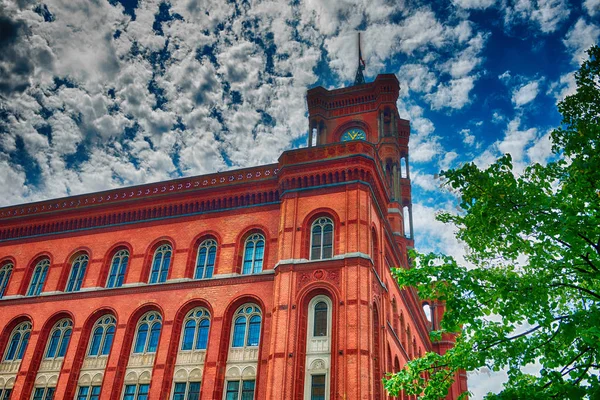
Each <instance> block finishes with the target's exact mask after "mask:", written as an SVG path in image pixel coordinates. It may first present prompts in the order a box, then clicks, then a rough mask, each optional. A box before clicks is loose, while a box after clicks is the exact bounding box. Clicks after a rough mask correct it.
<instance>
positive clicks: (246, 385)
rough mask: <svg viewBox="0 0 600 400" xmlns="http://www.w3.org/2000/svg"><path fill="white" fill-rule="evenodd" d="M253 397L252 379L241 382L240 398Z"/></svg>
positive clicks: (245, 399) (244, 399)
mask: <svg viewBox="0 0 600 400" xmlns="http://www.w3.org/2000/svg"><path fill="white" fill-rule="evenodd" d="M253 399H254V381H253V380H252V381H243V382H242V400H253Z"/></svg>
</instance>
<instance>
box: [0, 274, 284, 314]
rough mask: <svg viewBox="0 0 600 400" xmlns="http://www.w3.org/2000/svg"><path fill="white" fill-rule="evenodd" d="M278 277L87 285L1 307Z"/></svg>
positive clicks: (3, 301)
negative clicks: (94, 286)
mask: <svg viewBox="0 0 600 400" xmlns="http://www.w3.org/2000/svg"><path fill="white" fill-rule="evenodd" d="M274 279H275V271H274V270H265V271H262V272H261V273H259V274H252V275H237V274H226V275H221V276H219V275H216V276H214V277H212V278H209V279H191V278H181V279H176V280H170V281H167V282H164V283H153V284H146V283H142V282H136V283H134V284H129V285H124V286H121V287H118V288H84V289H82V290H81V291H78V292H68V293H65V292H44V293H42V294H40V295H39V296H34V297H28V296H12V297H4V298H2V299H0V308H1V307H5V306H8V307H11V306H14V305H16V304H19V305H21V304H37V303H48V302H61V301H67V300H82V299H90V298H100V297H111V296H121V295H129V294H140V293H156V292H164V291H172V290H179V289H196V288H206V287H216V286H228V285H241V284H247V283H257V282H267V281H273V280H274Z"/></svg>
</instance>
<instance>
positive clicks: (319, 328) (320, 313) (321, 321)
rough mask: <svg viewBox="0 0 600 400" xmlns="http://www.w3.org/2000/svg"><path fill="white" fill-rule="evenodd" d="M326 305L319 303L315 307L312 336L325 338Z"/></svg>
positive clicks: (322, 302)
mask: <svg viewBox="0 0 600 400" xmlns="http://www.w3.org/2000/svg"><path fill="white" fill-rule="evenodd" d="M327 319H328V318H327V303H325V302H324V301H320V302H318V303H317V304H316V305H315V320H314V330H313V336H327Z"/></svg>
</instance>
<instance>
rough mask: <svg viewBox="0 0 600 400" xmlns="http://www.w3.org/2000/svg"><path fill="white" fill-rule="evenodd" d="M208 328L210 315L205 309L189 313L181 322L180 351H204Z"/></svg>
mask: <svg viewBox="0 0 600 400" xmlns="http://www.w3.org/2000/svg"><path fill="white" fill-rule="evenodd" d="M209 328H210V314H209V313H208V311H207V310H206V309H205V308H202V307H198V308H194V309H193V310H192V311H190V312H189V313H188V314H187V315H186V316H185V320H184V321H183V334H182V336H181V350H206V346H207V344H208V330H209Z"/></svg>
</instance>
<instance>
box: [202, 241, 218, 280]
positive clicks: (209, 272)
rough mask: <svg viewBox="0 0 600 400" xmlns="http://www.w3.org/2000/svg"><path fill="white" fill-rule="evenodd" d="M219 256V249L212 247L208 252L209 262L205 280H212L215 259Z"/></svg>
mask: <svg viewBox="0 0 600 400" xmlns="http://www.w3.org/2000/svg"><path fill="white" fill-rule="evenodd" d="M216 255H217V248H216V247H215V246H212V247H211V248H210V249H209V250H208V261H207V262H206V271H205V273H204V277H205V278H212V276H213V271H214V269H215V257H216Z"/></svg>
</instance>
